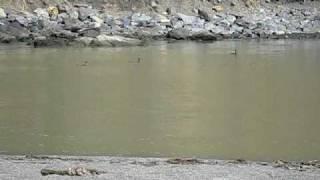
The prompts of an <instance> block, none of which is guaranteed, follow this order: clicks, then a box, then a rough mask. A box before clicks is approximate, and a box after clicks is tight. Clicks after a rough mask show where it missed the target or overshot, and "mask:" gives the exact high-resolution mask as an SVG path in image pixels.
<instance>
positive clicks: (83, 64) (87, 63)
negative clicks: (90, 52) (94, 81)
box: [80, 61, 89, 66]
mask: <svg viewBox="0 0 320 180" xmlns="http://www.w3.org/2000/svg"><path fill="white" fill-rule="evenodd" d="M88 65H89V62H88V61H83V63H82V64H80V66H88Z"/></svg>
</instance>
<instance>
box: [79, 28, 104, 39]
mask: <svg viewBox="0 0 320 180" xmlns="http://www.w3.org/2000/svg"><path fill="white" fill-rule="evenodd" d="M100 32H101V30H100V29H99V28H85V29H81V30H79V32H78V33H79V36H84V37H97V36H99V35H100Z"/></svg>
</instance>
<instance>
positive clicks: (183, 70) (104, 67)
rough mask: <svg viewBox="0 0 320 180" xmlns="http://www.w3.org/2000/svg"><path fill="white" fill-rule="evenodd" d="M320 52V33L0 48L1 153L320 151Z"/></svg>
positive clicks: (265, 156)
mask: <svg viewBox="0 0 320 180" xmlns="http://www.w3.org/2000/svg"><path fill="white" fill-rule="evenodd" d="M233 49H238V55H237V56H234V55H231V54H230V52H231V51H232V50H233ZM319 50H320V42H319V41H264V42H244V41H242V42H215V43H212V44H197V43H179V44H165V43H163V44H157V45H154V46H148V47H132V48H110V49H89V48H88V49H30V48H28V49H27V48H19V49H14V48H12V47H9V48H8V47H0V83H1V85H0V152H4V153H6V154H25V153H35V154H72V155H129V156H196V157H210V158H220V159H230V158H247V159H255V160H272V159H290V160H296V159H318V158H319V152H320V137H319V135H318V132H319V130H318V129H319V127H320V121H319V119H320V111H319V110H320V93H319V92H320V78H319V77H320V58H319V57H320V52H319ZM138 57H141V59H142V61H141V63H139V64H137V63H128V62H130V61H132V60H136V59H137V58H138ZM84 61H88V66H80V64H82V63H83V62H84Z"/></svg>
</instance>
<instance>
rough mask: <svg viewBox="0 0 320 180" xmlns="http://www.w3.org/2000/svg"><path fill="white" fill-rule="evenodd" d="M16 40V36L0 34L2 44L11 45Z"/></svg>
mask: <svg viewBox="0 0 320 180" xmlns="http://www.w3.org/2000/svg"><path fill="white" fill-rule="evenodd" d="M15 40H16V38H15V37H14V36H12V35H10V34H6V33H2V32H0V43H11V42H13V41H15Z"/></svg>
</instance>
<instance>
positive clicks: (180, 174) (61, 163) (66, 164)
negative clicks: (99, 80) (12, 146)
mask: <svg viewBox="0 0 320 180" xmlns="http://www.w3.org/2000/svg"><path fill="white" fill-rule="evenodd" d="M317 163H318V161H317ZM302 164H304V165H302ZM302 164H301V163H299V165H297V164H295V163H293V162H289V163H282V162H273V163H271V162H270V163H266V162H252V161H242V160H238V161H222V160H206V159H204V160H197V161H195V162H193V161H191V162H180V161H173V162H172V161H168V159H165V158H127V157H106V156H103V157H80V156H6V155H1V156H0V179H1V180H7V179H74V178H75V177H72V176H59V175H49V176H42V175H41V173H40V172H41V170H42V169H44V168H45V169H53V170H66V169H68V168H73V167H84V168H90V169H96V170H98V171H100V172H103V173H102V174H100V175H94V176H82V177H76V179H137V180H138V179H139V180H143V179H148V180H149V179H164V180H170V179H175V180H176V179H181V180H187V179H291V180H293V179H297V180H302V179H310V180H316V179H320V168H319V167H318V164H317V165H316V166H311V165H308V164H305V163H302Z"/></svg>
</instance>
